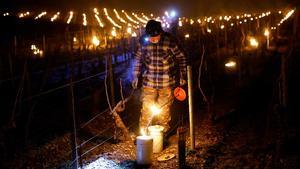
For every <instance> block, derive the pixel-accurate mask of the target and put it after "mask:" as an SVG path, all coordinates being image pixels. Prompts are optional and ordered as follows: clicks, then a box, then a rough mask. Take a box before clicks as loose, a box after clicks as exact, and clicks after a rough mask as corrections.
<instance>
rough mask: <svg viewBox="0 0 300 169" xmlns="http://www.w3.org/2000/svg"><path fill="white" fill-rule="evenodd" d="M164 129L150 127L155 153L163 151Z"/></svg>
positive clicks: (157, 126)
mask: <svg viewBox="0 0 300 169" xmlns="http://www.w3.org/2000/svg"><path fill="white" fill-rule="evenodd" d="M163 130H164V127H163V126H160V125H155V126H149V127H148V131H149V134H150V136H151V137H152V138H153V153H159V152H161V151H162V150H163V140H164V134H163Z"/></svg>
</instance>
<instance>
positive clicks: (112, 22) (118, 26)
mask: <svg viewBox="0 0 300 169" xmlns="http://www.w3.org/2000/svg"><path fill="white" fill-rule="evenodd" d="M103 11H104V14H105V16H106V18H107V20H109V21H110V23H111V24H113V25H114V26H115V27H117V28H120V29H121V28H122V26H120V25H118V24H117V23H116V22H115V21H114V20H113V19H112V18H111V17H110V16H109V15H108V12H107V9H106V8H103Z"/></svg>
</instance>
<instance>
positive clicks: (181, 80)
mask: <svg viewBox="0 0 300 169" xmlns="http://www.w3.org/2000/svg"><path fill="white" fill-rule="evenodd" d="M179 84H180V86H184V85H185V84H186V80H184V79H183V78H180V81H179Z"/></svg>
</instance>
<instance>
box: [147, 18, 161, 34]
mask: <svg viewBox="0 0 300 169" xmlns="http://www.w3.org/2000/svg"><path fill="white" fill-rule="evenodd" d="M162 31H163V29H162V27H161V23H160V22H158V21H155V20H150V21H148V23H147V25H146V34H147V35H149V36H152V37H153V36H157V35H159V34H160V33H161V32H162Z"/></svg>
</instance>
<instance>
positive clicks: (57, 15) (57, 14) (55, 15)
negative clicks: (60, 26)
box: [51, 12, 60, 22]
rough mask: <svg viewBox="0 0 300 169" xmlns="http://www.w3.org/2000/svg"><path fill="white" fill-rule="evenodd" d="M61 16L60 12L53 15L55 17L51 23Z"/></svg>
mask: <svg viewBox="0 0 300 169" xmlns="http://www.w3.org/2000/svg"><path fill="white" fill-rule="evenodd" d="M59 15H60V12H57V13H56V14H54V15H53V17H52V18H51V22H54V21H55V20H56V19H57V18H58V17H59Z"/></svg>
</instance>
